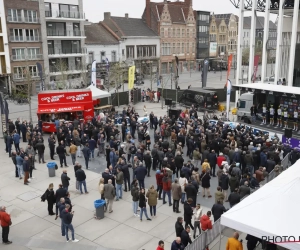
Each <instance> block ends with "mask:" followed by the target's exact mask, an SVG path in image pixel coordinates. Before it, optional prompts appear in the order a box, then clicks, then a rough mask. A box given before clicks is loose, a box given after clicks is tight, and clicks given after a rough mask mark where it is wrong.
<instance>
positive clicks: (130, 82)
mask: <svg viewBox="0 0 300 250" xmlns="http://www.w3.org/2000/svg"><path fill="white" fill-rule="evenodd" d="M134 75H135V66H131V67H129V69H128V89H133V87H134Z"/></svg>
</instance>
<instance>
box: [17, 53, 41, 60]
mask: <svg viewBox="0 0 300 250" xmlns="http://www.w3.org/2000/svg"><path fill="white" fill-rule="evenodd" d="M42 59H43V55H42V54H34V55H12V56H11V60H12V61H27V60H42Z"/></svg>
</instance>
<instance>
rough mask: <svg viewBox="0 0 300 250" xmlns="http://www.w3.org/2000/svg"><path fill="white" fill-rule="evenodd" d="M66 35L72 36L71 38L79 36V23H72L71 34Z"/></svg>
mask: <svg viewBox="0 0 300 250" xmlns="http://www.w3.org/2000/svg"><path fill="white" fill-rule="evenodd" d="M68 35H71V36H72V35H73V36H81V32H80V25H79V23H73V34H68V33H67V36H68Z"/></svg>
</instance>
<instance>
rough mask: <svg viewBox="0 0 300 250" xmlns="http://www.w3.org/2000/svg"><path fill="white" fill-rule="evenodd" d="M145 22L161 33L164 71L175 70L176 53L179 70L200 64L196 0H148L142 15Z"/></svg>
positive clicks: (161, 61)
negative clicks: (197, 41)
mask: <svg viewBox="0 0 300 250" xmlns="http://www.w3.org/2000/svg"><path fill="white" fill-rule="evenodd" d="M142 18H143V20H144V22H145V23H146V24H147V25H148V27H150V28H151V29H152V30H153V31H154V32H156V33H157V34H159V35H160V46H161V57H160V72H161V73H162V74H164V73H170V72H172V71H173V65H174V62H175V56H177V57H178V59H179V71H180V72H183V71H188V70H190V69H194V68H195V66H196V63H195V59H196V17H195V14H194V11H193V1H192V0H185V1H184V2H179V1H176V2H171V1H167V0H164V1H163V2H158V3H157V2H151V1H150V0H146V7H145V10H144V13H143V16H142Z"/></svg>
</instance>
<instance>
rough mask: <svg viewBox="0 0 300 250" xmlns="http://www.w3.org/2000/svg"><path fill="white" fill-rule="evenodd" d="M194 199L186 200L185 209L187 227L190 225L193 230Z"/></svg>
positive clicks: (184, 215)
mask: <svg viewBox="0 0 300 250" xmlns="http://www.w3.org/2000/svg"><path fill="white" fill-rule="evenodd" d="M192 203H193V199H191V198H188V199H187V201H185V202H184V205H183V209H184V214H183V217H184V221H185V228H186V227H187V226H190V227H191V228H192V230H194V227H193V225H192V216H193V209H192Z"/></svg>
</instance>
